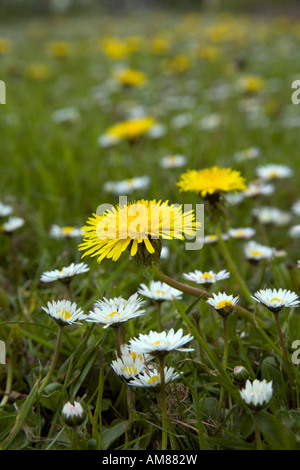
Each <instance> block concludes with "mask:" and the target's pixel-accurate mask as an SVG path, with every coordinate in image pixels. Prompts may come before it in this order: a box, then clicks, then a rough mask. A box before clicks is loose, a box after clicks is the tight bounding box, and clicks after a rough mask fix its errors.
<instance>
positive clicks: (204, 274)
mask: <svg viewBox="0 0 300 470" xmlns="http://www.w3.org/2000/svg"><path fill="white" fill-rule="evenodd" d="M202 277H204V279H211V278H214V277H215V276H214V275H213V274H209V273H203V275H202Z"/></svg>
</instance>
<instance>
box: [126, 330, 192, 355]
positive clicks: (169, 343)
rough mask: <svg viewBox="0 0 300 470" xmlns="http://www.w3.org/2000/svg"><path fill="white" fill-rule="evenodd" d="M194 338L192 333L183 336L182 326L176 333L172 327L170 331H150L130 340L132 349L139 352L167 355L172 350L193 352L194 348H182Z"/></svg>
mask: <svg viewBox="0 0 300 470" xmlns="http://www.w3.org/2000/svg"><path fill="white" fill-rule="evenodd" d="M192 339H193V336H191V335H190V334H188V335H186V336H183V330H182V328H181V329H179V330H178V331H177V332H176V333H175V331H174V329H173V328H172V329H171V330H169V331H168V332H166V331H162V332H161V333H157V332H156V331H152V330H151V331H150V332H149V333H148V334H147V335H144V334H141V333H140V334H139V336H138V338H133V339H130V340H129V348H130V350H132V351H134V352H136V353H139V354H151V355H153V356H162V357H163V356H166V355H167V354H169V353H170V352H171V351H180V352H191V351H194V349H192V348H182V346H184V345H185V344H186V343H189V342H190V341H191V340H192Z"/></svg>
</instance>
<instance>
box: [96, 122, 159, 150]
mask: <svg viewBox="0 0 300 470" xmlns="http://www.w3.org/2000/svg"><path fill="white" fill-rule="evenodd" d="M154 125H156V121H155V119H154V118H152V117H150V116H143V117H141V118H136V119H129V120H128V121H123V122H119V123H118V124H115V125H113V126H111V127H109V128H108V129H106V132H105V133H104V134H102V135H101V136H100V137H99V144H100V145H101V146H103V145H104V146H109V145H114V144H117V143H119V142H121V141H122V140H129V141H135V140H137V139H138V138H140V137H141V136H142V135H144V134H147V133H148V132H149V131H150V130H151V128H152V127H153V126H154Z"/></svg>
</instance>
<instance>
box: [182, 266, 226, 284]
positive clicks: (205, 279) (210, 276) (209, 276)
mask: <svg viewBox="0 0 300 470" xmlns="http://www.w3.org/2000/svg"><path fill="white" fill-rule="evenodd" d="M229 276H230V273H229V272H227V271H225V270H224V269H223V270H222V271H220V272H218V273H215V272H214V271H207V272H202V271H198V270H197V269H196V270H195V271H194V272H190V273H188V274H186V273H184V274H183V277H184V279H186V280H187V281H191V282H195V283H196V284H203V285H206V286H208V285H210V284H214V283H215V282H218V281H223V280H224V279H228V278H229Z"/></svg>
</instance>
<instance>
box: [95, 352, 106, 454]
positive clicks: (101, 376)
mask: <svg viewBox="0 0 300 470" xmlns="http://www.w3.org/2000/svg"><path fill="white" fill-rule="evenodd" d="M103 388H104V361H103V352H102V349H101V348H100V347H99V379H98V395H97V404H96V410H95V414H94V423H93V432H92V434H93V436H94V439H96V441H97V444H98V448H99V450H103V439H102V408H101V405H102V396H103ZM98 424H99V432H98V430H97V425H98Z"/></svg>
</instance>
